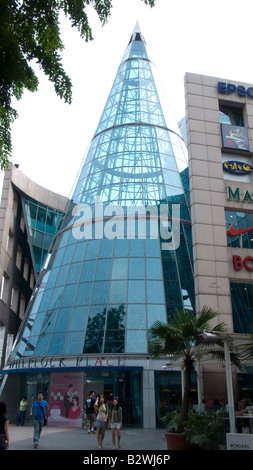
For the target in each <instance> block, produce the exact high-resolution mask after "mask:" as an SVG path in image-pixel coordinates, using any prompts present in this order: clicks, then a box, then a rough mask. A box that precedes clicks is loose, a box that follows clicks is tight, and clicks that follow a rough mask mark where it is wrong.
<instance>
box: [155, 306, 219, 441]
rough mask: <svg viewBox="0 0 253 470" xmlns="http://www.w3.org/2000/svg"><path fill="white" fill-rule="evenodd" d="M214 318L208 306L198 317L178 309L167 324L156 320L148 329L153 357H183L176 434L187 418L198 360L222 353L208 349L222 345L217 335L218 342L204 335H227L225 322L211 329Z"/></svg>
mask: <svg viewBox="0 0 253 470" xmlns="http://www.w3.org/2000/svg"><path fill="white" fill-rule="evenodd" d="M217 315H218V313H217V312H215V311H214V310H212V309H211V308H208V307H204V308H203V309H202V310H201V312H200V314H199V315H195V313H194V312H192V311H188V310H185V311H180V310H178V311H177V312H176V313H175V315H174V316H172V317H171V318H169V320H168V322H167V323H163V322H161V321H156V322H154V323H153V325H152V327H151V328H150V330H149V331H150V333H151V341H152V342H151V343H150V348H151V353H152V354H153V356H154V357H158V356H160V355H172V356H173V357H174V358H175V359H176V358H182V361H183V366H184V369H185V385H184V395H183V402H182V412H181V417H180V422H179V426H178V432H183V430H184V427H185V424H184V423H186V421H187V419H188V413H189V399H190V388H191V375H192V372H193V370H194V365H195V363H196V361H197V359H198V358H200V357H201V356H203V354H210V352H211V353H212V354H213V355H214V356H215V357H216V358H218V357H219V356H220V352H222V351H221V350H220V348H219V350H214V349H210V347H211V346H212V348H214V345H215V344H216V345H219V347H221V346H222V340H221V339H219V337H218V335H217V340H216V338H215V336H214V335H213V337H214V338H212V339H209V340H208V338H207V339H206V338H205V335H204V333H205V332H209V333H214V334H215V333H225V332H226V324H225V323H218V324H217V325H215V326H211V322H213V320H214V319H215V318H216V317H217ZM206 336H208V335H206ZM214 339H215V342H214Z"/></svg>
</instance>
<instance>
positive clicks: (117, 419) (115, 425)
mask: <svg viewBox="0 0 253 470" xmlns="http://www.w3.org/2000/svg"><path fill="white" fill-rule="evenodd" d="M109 427H110V428H111V430H112V445H113V449H115V434H116V430H117V437H118V447H119V449H120V430H121V428H122V408H121V407H120V406H119V400H118V398H117V397H115V398H114V399H113V402H112V408H111V410H110V418H109Z"/></svg>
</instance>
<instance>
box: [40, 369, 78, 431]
mask: <svg viewBox="0 0 253 470" xmlns="http://www.w3.org/2000/svg"><path fill="white" fill-rule="evenodd" d="M83 385H84V373H83V372H69V373H66V372H59V373H57V372H55V373H52V374H51V378H50V392H49V400H48V406H49V415H48V416H49V417H48V425H49V426H69V427H81V426H82V418H81V411H82V408H83Z"/></svg>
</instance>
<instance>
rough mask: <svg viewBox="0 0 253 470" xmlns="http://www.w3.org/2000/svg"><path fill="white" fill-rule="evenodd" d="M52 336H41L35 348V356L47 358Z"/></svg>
mask: <svg viewBox="0 0 253 470" xmlns="http://www.w3.org/2000/svg"><path fill="white" fill-rule="evenodd" d="M50 339H51V335H40V336H39V339H38V342H37V346H36V348H35V352H34V355H35V356H46V354H47V349H48V344H49V341H50Z"/></svg>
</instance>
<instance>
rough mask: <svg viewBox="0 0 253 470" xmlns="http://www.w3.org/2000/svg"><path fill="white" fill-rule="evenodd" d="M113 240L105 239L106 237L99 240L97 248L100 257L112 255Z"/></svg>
mask: <svg viewBox="0 0 253 470" xmlns="http://www.w3.org/2000/svg"><path fill="white" fill-rule="evenodd" d="M113 242H114V240H107V239H106V238H103V239H102V240H101V244H100V249H99V256H100V258H111V257H112V250H113Z"/></svg>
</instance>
